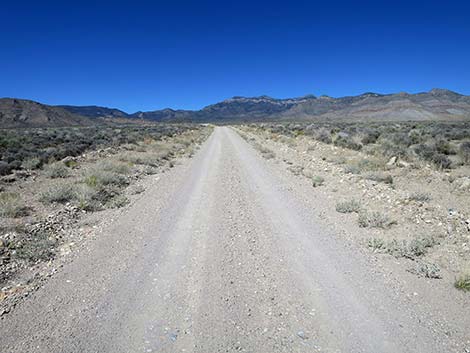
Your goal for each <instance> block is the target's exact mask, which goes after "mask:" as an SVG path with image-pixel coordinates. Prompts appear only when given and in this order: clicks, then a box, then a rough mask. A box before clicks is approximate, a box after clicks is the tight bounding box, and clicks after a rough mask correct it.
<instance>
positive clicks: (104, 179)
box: [83, 168, 128, 188]
mask: <svg viewBox="0 0 470 353" xmlns="http://www.w3.org/2000/svg"><path fill="white" fill-rule="evenodd" d="M83 182H84V183H85V184H87V185H88V186H90V187H95V188H96V187H100V186H106V185H116V186H125V185H127V184H128V181H127V179H126V177H124V176H123V175H121V174H117V173H113V172H109V171H106V170H100V169H98V168H95V169H93V170H91V171H88V172H87V173H86V174H85V178H84V179H83Z"/></svg>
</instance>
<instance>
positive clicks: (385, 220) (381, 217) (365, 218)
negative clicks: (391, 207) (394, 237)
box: [358, 211, 397, 229]
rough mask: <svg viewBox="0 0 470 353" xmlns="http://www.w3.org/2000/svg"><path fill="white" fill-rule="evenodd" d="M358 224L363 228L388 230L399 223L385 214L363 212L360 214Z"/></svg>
mask: <svg viewBox="0 0 470 353" xmlns="http://www.w3.org/2000/svg"><path fill="white" fill-rule="evenodd" d="M358 223H359V227H362V228H381V229H387V228H390V227H391V226H392V225H394V224H396V223H397V222H396V221H395V220H393V219H391V218H390V217H389V216H388V215H387V214H385V213H381V212H377V211H375V212H368V211H363V212H360V213H359V218H358Z"/></svg>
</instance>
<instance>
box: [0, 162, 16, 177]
mask: <svg viewBox="0 0 470 353" xmlns="http://www.w3.org/2000/svg"><path fill="white" fill-rule="evenodd" d="M12 170H13V167H12V166H11V165H10V164H8V163H7V162H4V161H0V175H7V174H10V173H11V171H12Z"/></svg>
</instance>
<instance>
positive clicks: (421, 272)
mask: <svg viewBox="0 0 470 353" xmlns="http://www.w3.org/2000/svg"><path fill="white" fill-rule="evenodd" d="M409 271H410V272H412V273H415V274H416V275H418V276H420V277H426V278H433V279H439V278H442V277H441V274H440V272H441V269H440V268H439V266H438V265H436V264H434V263H428V262H424V261H417V262H416V266H415V267H414V268H411V269H410V270H409Z"/></svg>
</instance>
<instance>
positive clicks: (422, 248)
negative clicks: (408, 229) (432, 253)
mask: <svg viewBox="0 0 470 353" xmlns="http://www.w3.org/2000/svg"><path fill="white" fill-rule="evenodd" d="M435 244H436V242H435V240H434V239H433V238H428V237H422V238H415V239H412V240H410V241H407V240H402V241H398V240H395V239H394V240H391V241H390V242H389V243H387V252H388V253H389V254H391V255H393V256H395V257H406V258H409V259H415V258H417V257H420V256H423V255H425V254H426V253H427V251H428V249H429V248H432V247H433V246H434V245H435Z"/></svg>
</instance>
